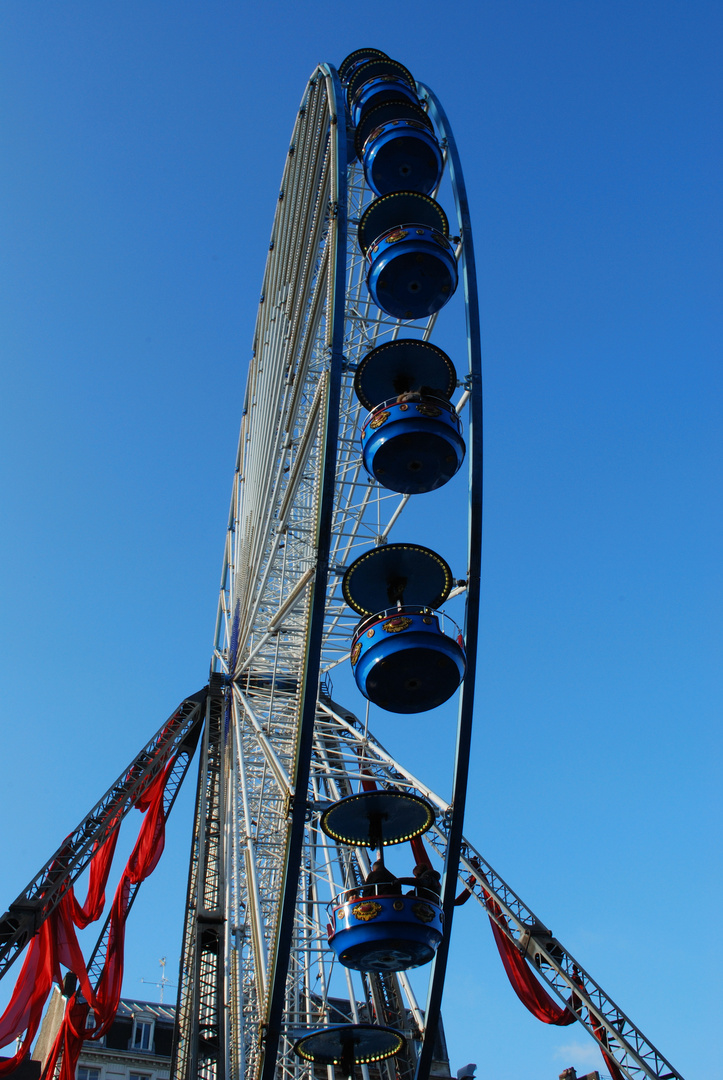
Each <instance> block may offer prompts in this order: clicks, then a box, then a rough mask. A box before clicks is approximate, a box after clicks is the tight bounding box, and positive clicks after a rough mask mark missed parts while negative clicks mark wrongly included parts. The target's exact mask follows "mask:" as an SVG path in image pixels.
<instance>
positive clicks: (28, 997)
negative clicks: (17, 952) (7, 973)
mask: <svg viewBox="0 0 723 1080" xmlns="http://www.w3.org/2000/svg"><path fill="white" fill-rule="evenodd" d="M54 915H55V913H53V915H51V916H50V918H49V919H46V920H45V922H44V923H43V925H42V926H41V927H40V930H39V931H38V932H37V934H36V935H35V936H34V937H33V939H32V941H31V942H30V946H29V948H28V951H27V955H26V957H25V962H24V963H23V966H22V969H21V971H20V975H19V976H18V982H17V985H16V987H15V991H14V993H13V996H12V998H11V999H10V1002H9V1003H8V1006H7V1008H6V1009H5V1012H4V1013H3V1015H2V1016H1V1017H0V1046H6V1045H7V1044H8V1043H9V1042H12V1040H13V1039H15V1038H17V1036H18V1035H20V1034H22V1032H23V1031H24V1032H25V1038H24V1039H23V1042H22V1044H21V1046H20V1049H19V1050H18V1052H17V1053H16V1054H15V1055H14V1057H11V1058H8V1060H7V1061H2V1062H0V1076H9V1075H10V1073H12V1072H13V1071H14V1070H15V1069H16V1067H17V1066H18V1065H19V1064H20V1062H21V1061H22V1059H23V1058H24V1057H25V1055H26V1054H27V1053H28V1052H29V1050H30V1046H31V1043H32V1041H33V1039H34V1038H35V1035H36V1033H37V1030H38V1028H39V1027H40V1019H41V1017H42V1015H43V1007H44V1005H45V999H46V998H47V996H48V994H49V993H50V988H51V986H52V985H53V981H56V982H60V968H59V966H58V960H57V952H56V948H55V933H54V931H55V925H54V922H55V919H54Z"/></svg>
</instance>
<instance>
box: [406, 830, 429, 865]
mask: <svg viewBox="0 0 723 1080" xmlns="http://www.w3.org/2000/svg"><path fill="white" fill-rule="evenodd" d="M409 843H410V844H411V845H412V852H413V853H414V862H415V864H416V865H419V864H420V863H422V864H423V865H424V866H431V865H432V860H431V859H430V857H429V855H428V854H427V848H426V846H425V843H424V840H422V838H421V836H415V837H414V838H413V839H412V840H410V841H409Z"/></svg>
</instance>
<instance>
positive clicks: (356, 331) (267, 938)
mask: <svg viewBox="0 0 723 1080" xmlns="http://www.w3.org/2000/svg"><path fill="white" fill-rule="evenodd" d="M444 320H450V321H451V320H457V321H458V323H460V324H461V325H460V335H459V336H461V337H462V338H463V340H465V341H466V350H460V351H459V353H457V354H455V355H454V356H451V355H449V353H448V352H447V351H445V349H443V348H442V347H441V346H440V344H439V343H438V335H439V332H440V327H441V326H442V323H443V322H444ZM443 487H444V488H445V491H448V492H449V494H450V499H451V500H453V505H454V511H453V517H452V520H453V523H454V532H455V533H456V534H463V536H464V538H465V545H464V550H463V553H462V555H460V553H459V550H458V549H455V550H454V551H452V552H447V551H445V550H437V549H438V548H441V546H442V541H440V540H439V539H438V537H439V535H440V533H439V530H436V531H435V532H433V533H427V534H425V533H424V529H423V527H421V526H420V515H419V514H415V513H414V508H415V507H416V506H418V505H419V504H420V503H423V501H424V500H425V498H427V497H428V496H430V493H431V492H433V491H437V490H439V489H440V488H443ZM481 515H482V384H481V360H480V335H479V320H478V308H477V286H476V275H475V262H474V249H473V239H472V230H471V223H470V217H469V210H468V205H467V197H466V191H465V185H464V179H463V175H462V170H461V164H460V159H459V155H458V152H457V147H456V143H455V140H454V136H453V133H452V130H451V127H450V125H449V122H448V120H447V117H446V114H445V112H444V110H443V108H442V106H441V104H440V102H439V101H438V99H437V98H436V96H435V95H434V93H433V92H432V91H431V90H430V89H429V88H428V87H426V86H425V85H424V84H422V83H420V82H418V81H417V80H416V79H415V77H414V75H413V74H412V73H411V72H410V71H409V70H408V69H407V68H406V67H405V66H404V65H403V64H401V63H400V62H399V61H397V60H395V59H393V58H391V57H389V56H388V55H387V54H386V53H384V52H382V51H381V50H378V49H371V48H370V49H360V50H357V51H356V52H354V53H352V54H351V55H350V56H348V57H347V58H346V59H345V60H344V61H343V62H342V63H341V64H340V66H339V68H338V69H336V68H334V67H333V66H332V65H329V64H322V65H320V66H319V67H318V68H317V69H316V71H315V72H314V74H313V75H312V77H311V79H310V81H309V83H308V85H307V87H306V90H305V92H304V96H303V98H302V102H301V106H300V108H299V111H298V115H297V117H296V121H295V124H294V128H293V132H292V136H291V142H290V145H289V150H288V154H287V159H286V164H285V168H284V172H283V177H282V182H281V188H280V191H279V197H278V205H277V210H276V215H275V218H274V223H273V227H272V233H271V240H270V244H269V253H268V257H267V262H266V270H265V274H264V279H263V283H262V287H261V295H260V301H259V309H258V317H257V322H256V328H255V333H254V340H253V354H252V358H251V361H250V366H249V375H248V382H247V387H246V395H245V400H244V402H243V415H242V421H241V431H240V436H239V445H238V452H237V458H236V465H235V472H234V478H233V488H232V497H231V507H230V513H229V520H228V528H227V533H226V542H225V550H224V560H223V569H222V575H221V586H220V597H219V605H218V615H217V621H216V629H215V641H214V650H213V658H212V665H211V677H210V681H209V685H208V687H206V688H204V689H203V690H202V691H201V692H199V694H196V695H193V696H192V697H190V698H187V699H186V700H185V701H184V702H183V703H182V705H181V706H180V707H179V709H178V710H177V711H176V712H175V713H174V714H173V715H172V717H171V718H170V719H169V720H168V721H167V722H166V723H165V724H164V725H163V726H162V728H161V729H160V731H159V732H158V733H157V734H156V735H155V736H154V737H153V738H152V739H151V740H150V742H149V743H148V744H147V745H146V747H144V748H143V749H142V751H141V753H140V754H139V755H138V757H137V758H136V759H135V760H134V762H132V763H131V765H130V766H129V768H128V769H127V770H125V771H124V772H123V773H122V774H121V776H120V777H119V780H118V781H117V782H116V784H115V785H114V786H113V787H112V788H111V789H110V791H109V792H108V793H106V795H105V796H103V798H102V799H101V800H100V802H99V803H98V804H97V805H96V807H94V808H93V810H92V811H91V812H90V814H89V815H88V816H87V817H86V819H84V821H83V822H81V824H80V825H79V826H78V829H77V830H76V831H75V833H74V834H72V836H71V837H69V838H68V839H67V840H66V841H65V842H64V845H63V847H62V848H61V849H60V850H59V852H56V853H55V855H54V856H53V857H52V859H51V860H50V861H49V862H48V863H47V864H46V865H45V866H44V867H43V869H42V870H41V871H40V873H39V874H38V875H37V876H36V878H35V879H34V880H33V882H31V883H30V885H29V886H28V888H27V889H26V890H25V891H24V893H23V894H22V895H21V897H19V898H18V900H17V901H15V903H14V904H13V905H11V908H10V910H9V912H8V913H7V914H6V916H4V917H3V919H2V920H0V962H1V963H2V964H4V967H2V968H0V974H2V972H3V971H4V970H6V969H7V967H9V964H10V962H11V961H12V960H13V959H14V958H15V956H16V955H18V954H19V952H20V950H21V948H22V947H23V946H24V945H25V944H26V942H27V941H28V940H31V939H32V940H35V938H34V937H33V935H37V934H38V933H40V932H41V927H42V926H44V925H46V923H48V922H49V921H52V919H53V918H54V913H55V912H57V911H59V910H61V909H62V906H63V903H64V898H67V894H68V890H69V888H70V886H71V884H72V882H73V881H74V880H75V878H77V876H78V875H79V874H80V873H81V871H82V870H83V869H84V867H86V866H87V865H89V863H90V862H91V861H92V859H93V858H94V857H95V856H97V853H98V852H99V851H100V850H102V849H103V846H104V844H106V843H107V841H108V840H109V838H110V837H112V836H113V835H114V834H115V832H116V831H117V828H118V825H119V823H120V821H121V819H122V817H123V816H124V815H125V813H126V811H127V809H128V808H130V807H131V806H133V805H138V802H139V800H145V803H144V805H145V804H149V805H153V806H157V813H158V815H159V820H160V818H161V817H164V816H165V815H166V814H167V813H168V811H169V810H170V807H171V805H172V803H173V799H174V798H175V794H176V792H177V790H178V786H179V785H180V783H181V782H182V780H183V778H184V776H185V774H186V771H187V770H188V766H189V763H190V760H191V757H192V755H193V753H194V750H195V748H196V746H197V744H198V745H199V747H200V749H199V779H198V787H197V795H196V809H195V816H194V827H193V836H192V843H191V860H190V870H189V878H188V887H187V903H186V916H185V925H184V931H183V946H182V958H181V967H180V977H179V996H178V1016H177V1036H176V1040H175V1045H174V1055H173V1064H172V1076H173V1078H174V1080H176V1078H177V1080H192V1078H196V1077H200V1078H202V1080H242V1078H243V1080H257V1078H259V1080H272V1078H279V1080H280V1078H282V1077H283V1078H287V1077H288V1078H292V1077H293V1078H295V1080H300V1078H301V1077H302V1076H303V1077H314V1078H316V1077H321V1076H322V1075H324V1074H326V1076H327V1077H329V1078H330V1080H331V1078H332V1077H333V1076H334V1075H339V1076H341V1075H345V1076H351V1075H356V1074H357V1073H359V1074H360V1075H361V1076H362V1078H363V1080H370V1078H371V1080H395V1077H399V1078H401V1080H412V1078H413V1077H418V1078H419V1080H427V1077H429V1075H430V1072H432V1071H433V1072H434V1073H435V1075H442V1076H443V1075H449V1062H448V1057H447V1052H446V1048H445V1044H444V1033H443V1029H442V1026H441V1024H440V1022H439V1016H440V1005H441V1000H442V991H443V986H444V978H445V969H446V963H447V954H448V947H449V940H450V932H451V923H452V916H453V913H454V909H455V906H457V905H459V904H461V903H464V902H466V901H467V900H468V899H474V900H475V902H476V903H478V904H479V906H480V908H481V910H482V912H483V913H484V914H485V916H488V917H489V919H490V920H491V922H492V925H493V931H494V933H495V937H496V940H497V943H498V947H499V949H500V952H501V954H502V956H503V960H504V961H505V967H506V968H507V970H508V974H510V978H511V980H512V981H513V985H514V986H515V989H516V992H517V993H518V996H519V997H520V998H521V999H522V1000H523V1002H524V1003H525V1004H526V1005H527V1007H528V1008H530V1009H531V1010H532V1011H533V1012H536V1015H538V1016H539V1017H540V1018H541V1019H544V1020H546V1022H551V1023H560V1024H566V1023H572V1022H578V1021H579V1022H580V1023H581V1024H583V1025H584V1026H585V1027H586V1028H587V1029H588V1031H589V1032H590V1034H591V1035H592V1036H593V1037H594V1038H595V1039H596V1040H597V1041H598V1043H599V1044H600V1046H601V1049H602V1050H603V1053H604V1055H605V1058H606V1061H607V1063H608V1067H609V1069H610V1071H611V1073H612V1074H613V1075H614V1076H623V1077H630V1078H638V1077H657V1078H660V1080H662V1078H664V1077H679V1075H680V1074H679V1073H677V1072H676V1071H675V1070H674V1069H673V1068H672V1066H671V1065H670V1064H669V1063H668V1062H667V1061H666V1060H665V1058H663V1056H662V1055H661V1054H660V1053H659V1052H658V1051H657V1050H656V1049H655V1047H653V1046H652V1045H651V1044H650V1043H649V1042H648V1041H647V1040H646V1039H645V1038H644V1036H643V1035H642V1034H641V1033H640V1032H639V1031H638V1029H637V1028H636V1027H635V1026H634V1025H633V1024H632V1022H631V1021H630V1020H629V1018H628V1017H627V1016H626V1015H625V1014H624V1013H623V1012H622V1010H621V1009H620V1008H619V1007H618V1006H617V1005H615V1003H614V1002H612V1001H611V1000H610V999H609V998H608V997H607V995H606V994H605V993H604V992H603V990H602V989H601V988H600V987H599V986H598V984H597V983H596V982H595V980H594V979H592V977H591V976H590V975H588V973H587V972H586V971H585V970H584V968H583V967H582V966H581V965H580V964H579V963H578V962H577V961H576V960H574V958H573V957H571V956H570V954H569V953H568V952H567V951H566V950H565V949H564V947H563V946H562V945H561V943H560V942H559V941H558V940H557V939H556V938H554V937H553V936H552V934H551V932H550V931H549V930H548V928H547V927H546V925H545V924H544V923H543V922H542V921H541V920H540V919H538V918H537V917H536V916H535V915H534V914H533V912H532V911H531V910H530V909H529V908H528V907H527V906H526V905H525V904H524V902H523V901H522V900H521V898H520V897H519V896H518V895H517V894H516V893H514V892H513V890H512V889H511V888H510V887H509V886H508V885H507V884H506V883H505V882H504V881H503V880H502V879H501V878H500V877H499V875H498V874H497V873H496V872H495V871H494V870H493V868H492V867H491V866H489V864H488V863H487V862H486V861H485V860H484V858H483V856H482V855H481V853H479V852H478V851H476V850H475V849H474V847H473V846H472V844H471V843H470V842H469V841H468V840H466V839H465V837H464V836H463V831H462V830H463V817H464V808H465V792H466V785H467V774H468V767H469V749H470V735H471V725H472V714H473V702H474V682H475V660H476V652H477V622H478V613H479V599H480V553H481V529H482V519H481ZM421 520H422V522H423V521H424V515H421ZM447 604H449V607H448V608H445V605H447ZM452 609H454V615H453V614H452V613H451V612H452ZM337 675H339V676H340V677H341V679H342V680H343V678H346V681H347V683H348V684H349V685H350V686H353V687H354V689H353V691H352V692H353V693H354V694H355V699H356V702H357V704H354V705H353V706H352V707H347V706H346V705H344V704H341V703H339V702H338V701H337V695H336V694H335V692H334V689H333V681H334V680H335V678H336V677H337ZM455 700H456V703H457V726H456V733H455V732H454V731H453V730H452V729H451V728H450V729H449V730H447V732H446V734H445V736H444V737H445V739H446V740H447V741H448V744H449V746H450V747H453V748H454V751H453V768H452V773H451V776H450V780H449V787H448V790H447V792H446V794H445V796H440V795H438V794H436V793H435V792H434V791H433V790H432V789H431V787H430V786H429V785H428V784H426V783H425V781H424V780H423V779H421V778H419V777H417V776H415V775H414V774H413V773H412V772H411V771H410V770H409V769H408V768H407V767H406V766H405V764H404V763H403V761H401V760H399V757H398V756H394V755H393V754H391V753H390V752H388V751H387V749H385V747H384V745H383V744H382V742H381V741H380V740H379V738H378V737H377V734H376V732H377V730H381V728H382V727H383V726H384V719H385V717H388V716H389V715H390V714H394V715H396V716H397V717H403V718H405V720H406V721H407V722H408V723H409V725H410V732H414V730H415V727H414V725H415V723H416V720H417V718H419V717H420V715H421V714H423V713H425V712H429V711H430V710H431V709H433V708H437V707H439V706H442V705H445V703H450V704H448V705H447V706H446V708H447V709H449V708H451V707H452V704H453V703H454V702H455ZM154 793H155V794H154ZM153 798H156V803H153ZM149 813H150V811H149ZM402 850H404V852H405V853H407V854H406V855H405V856H404V857H405V858H406V861H407V863H408V865H409V873H408V874H404V873H402V874H399V873H395V872H393V871H392V870H391V869H390V865H391V863H392V862H393V860H394V853H397V865H399V858H401V856H399V855H398V853H399V852H401V851H402ZM152 861H153V860H152V858H150V857H149V859H148V866H151V863H152ZM412 868H413V869H412ZM151 869H152V867H151ZM148 872H150V870H148ZM136 878H138V879H139V880H136V879H135V878H131V879H130V880H129V884H128V889H127V895H126V896H125V897H124V898H122V903H121V908H122V915H123V918H125V916H126V915H127V912H128V910H129V908H130V904H131V903H132V899H133V896H134V894H135V890H136V889H137V888H138V887H139V885H140V882H141V881H142V878H143V874H139V873H137V874H136ZM116 915H117V913H116ZM118 925H119V924H118V920H117V918H116V922H115V923H113V921H112V917H111V921H110V922H107V923H106V926H105V928H104V930H103V932H102V934H101V939H100V942H99V947H98V949H97V950H96V953H94V955H93V957H92V958H91V963H90V965H89V972H90V981H89V982H88V981H87V980H86V982H85V983H84V982H83V979H81V996H80V998H79V996H78V995H77V994H76V995H75V997H74V998H73V999H71V1000H73V1001H75V1002H76V1003H77V1002H78V1000H81V1001H82V993H85V994H86V997H87V998H88V1001H86V1012H87V1007H88V1002H89V1001H90V998H91V996H92V995H97V998H98V1001H99V1002H100V1003H101V1005H102V1002H103V1001H104V1000H106V998H103V995H102V994H101V993H100V991H99V989H98V988H99V987H102V988H104V991H105V984H104V983H103V980H104V979H106V983H107V981H108V978H107V975H106V974H105V971H106V968H107V957H108V955H109V953H110V951H111V948H112V943H113V940H114V937H113V935H114V934H115V935H116V938H117V937H118V929H117V928H118ZM103 957H106V967H105V968H104V966H103ZM63 962H65V961H63ZM543 983H546V984H547V985H548V986H549V987H550V989H551V990H552V991H553V993H554V994H555V995H556V997H557V998H558V999H559V1000H560V1001H561V1004H560V1005H558V1004H557V1003H556V1001H555V1000H554V999H553V998H552V997H550V996H549V995H548V994H547V991H546V990H545V989H544V985H543ZM91 984H92V985H91ZM84 987H85V989H84ZM93 1001H95V997H94V998H93ZM93 1001H90V1004H91V1005H93ZM93 1007H95V1006H93ZM97 1031H101V1026H98V1027H97ZM68 1045H69V1044H66V1049H65V1051H64V1052H65V1053H66V1055H67V1054H68V1053H69V1051H68ZM62 1067H63V1066H62V1053H61V1052H60V1051H59V1053H58V1055H56V1057H55V1058H54V1059H53V1062H52V1063H51V1066H49V1068H48V1070H47V1075H48V1076H50V1075H54V1076H61V1075H62ZM615 1070H617V1071H615Z"/></svg>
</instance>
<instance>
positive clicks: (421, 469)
mask: <svg viewBox="0 0 723 1080" xmlns="http://www.w3.org/2000/svg"><path fill="white" fill-rule="evenodd" d="M361 441H362V456H363V459H364V467H365V469H366V470H367V472H368V473H369V474H370V475H371V476H373V477H374V478H375V479H376V480H378V481H379V483H380V484H381V485H382V486H383V487H385V488H389V490H391V491H399V492H400V493H402V494H404V495H421V494H423V493H425V492H427V491H434V490H435V489H436V488H439V487H442V486H443V485H444V484H446V483H447V482H448V481H449V480H451V479H452V477H453V476H454V474H455V473H456V472H457V471H458V469H459V468H460V466H461V464H462V462H463V461H464V454H465V446H464V439H463V438H462V425H461V422H460V419H459V417H458V416H457V414H456V412H455V411H454V408H453V406H452V405H450V403H449V402H448V401H444V400H442V399H441V398H428V399H426V400H424V401H409V402H399V401H398V400H397V398H394V399H392V401H386V402H384V403H383V404H381V405H378V406H377V408H376V409H374V411H373V412H372V413H370V414H369V416H368V417H367V419H366V421H365V423H364V427H363V428H362V434H361Z"/></svg>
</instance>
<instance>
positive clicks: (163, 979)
mask: <svg viewBox="0 0 723 1080" xmlns="http://www.w3.org/2000/svg"><path fill="white" fill-rule="evenodd" d="M158 963H159V964H160V965H161V981H160V982H151V980H150V979H141V982H142V983H148V985H149V986H160V988H161V992H160V995H159V997H158V1003H159V1005H162V1004H163V988H164V986H166V985H167V984H168V979H167V978H166V958H165V956H162V957H161V959H160V960H159V961H158ZM170 985H171V986H172V987H173V989H175V983H171V984H170Z"/></svg>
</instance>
